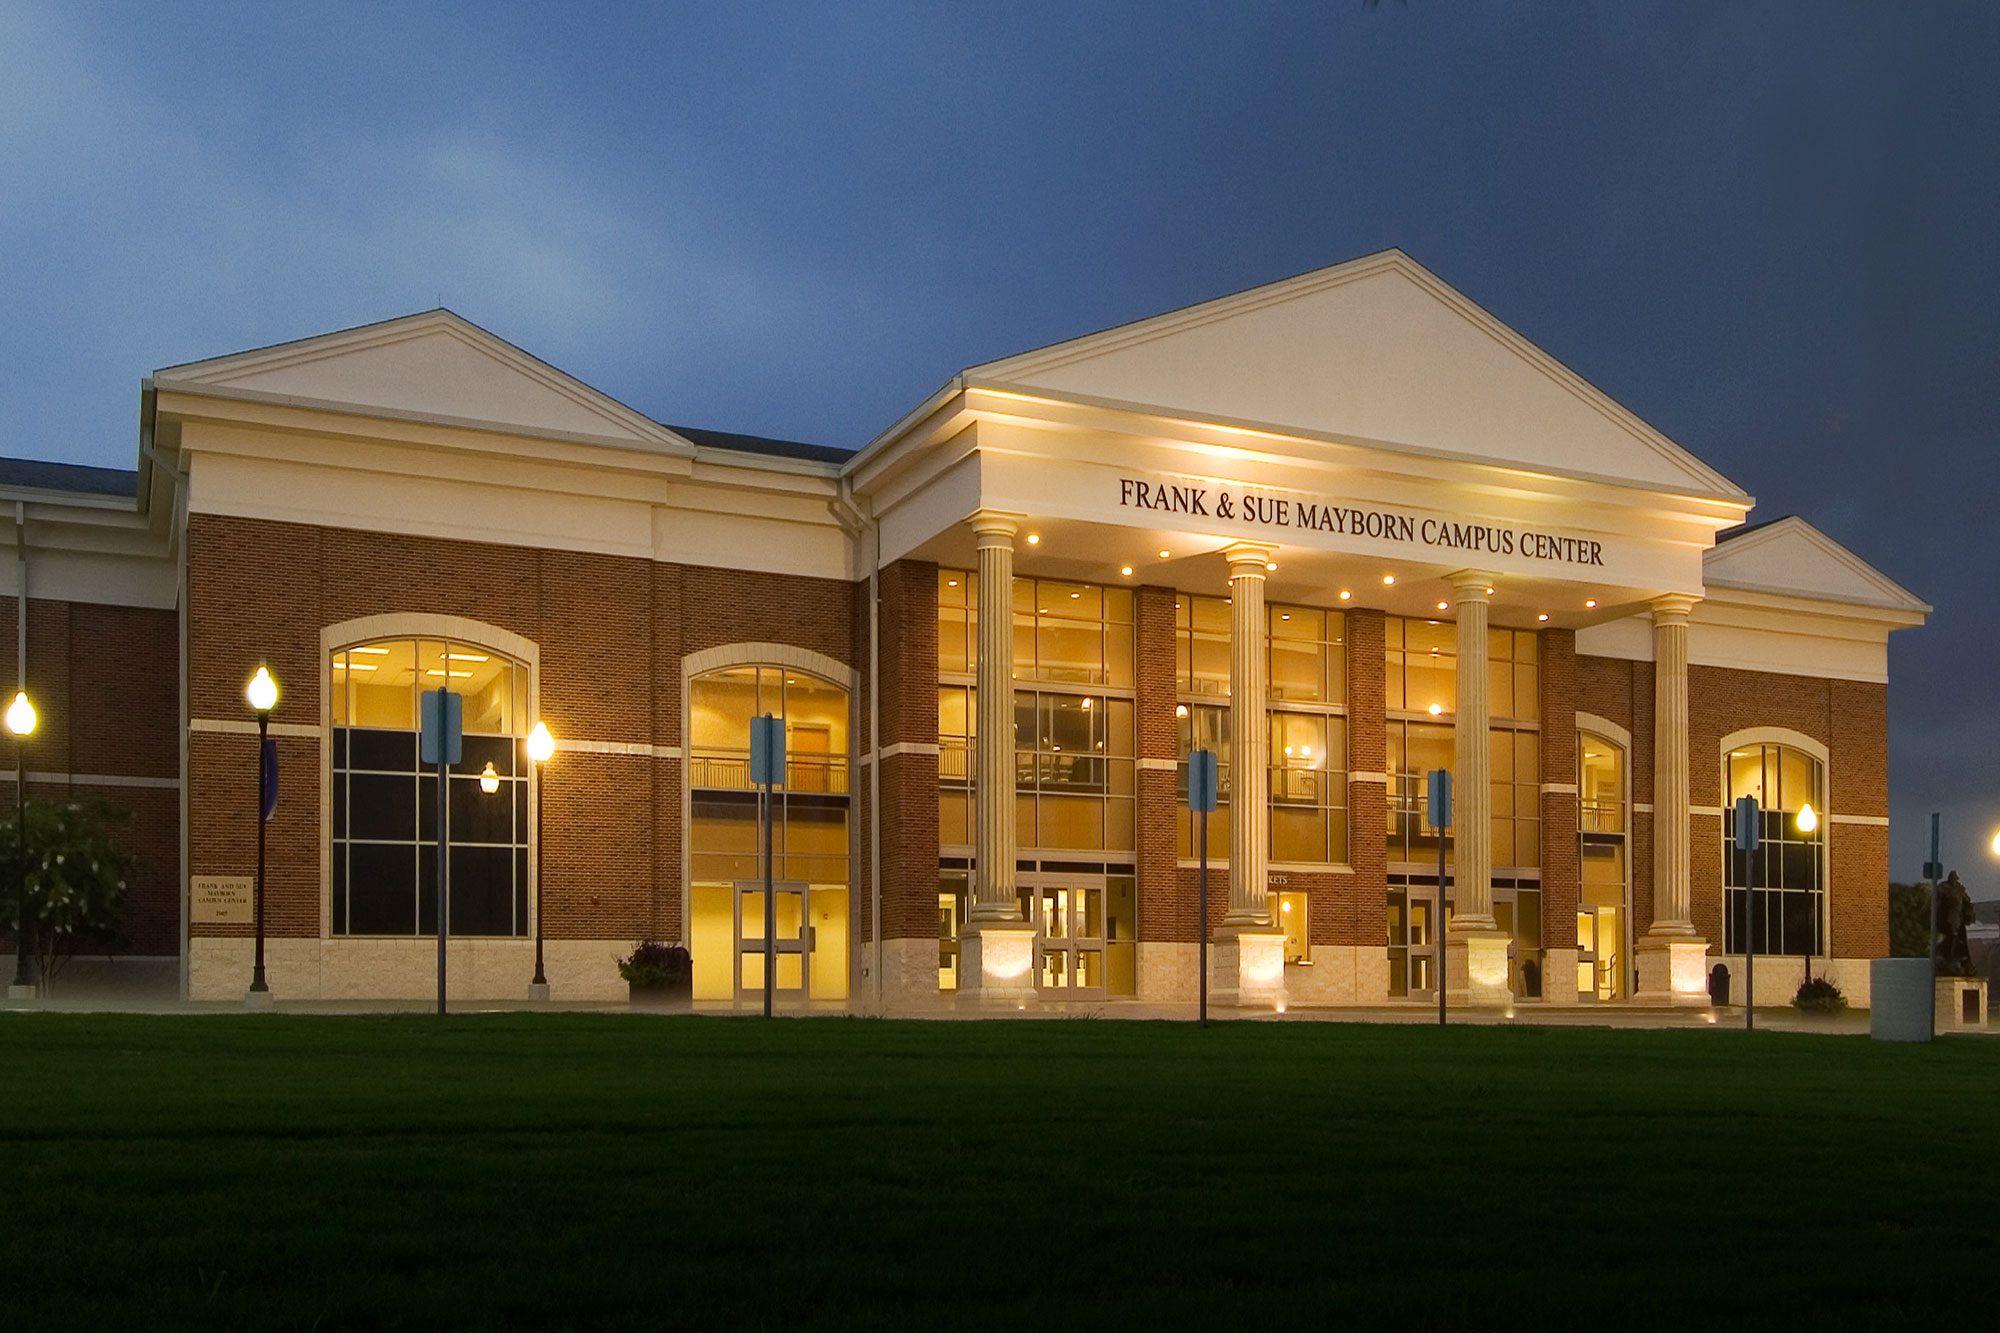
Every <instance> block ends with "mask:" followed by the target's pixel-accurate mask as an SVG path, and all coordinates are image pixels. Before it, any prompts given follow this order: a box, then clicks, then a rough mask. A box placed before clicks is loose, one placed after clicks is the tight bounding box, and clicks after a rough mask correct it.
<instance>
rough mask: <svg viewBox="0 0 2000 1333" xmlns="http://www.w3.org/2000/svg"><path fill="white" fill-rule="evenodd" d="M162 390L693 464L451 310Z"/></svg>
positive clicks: (186, 373) (291, 349)
mask: <svg viewBox="0 0 2000 1333" xmlns="http://www.w3.org/2000/svg"><path fill="white" fill-rule="evenodd" d="M153 380H154V383H155V384H156V385H157V386H159V387H160V388H163V389H189V390H193V391H196V392H201V391H209V392H222V393H227V394H232V395H236V396H243V397H251V398H258V399H264V400H268V401H279V402H298V403H306V404H311V405H313V406H318V407H327V408H331V409H334V410H339V411H346V412H360V413H364V414H369V415H384V416H393V417H405V418H413V419H418V420H426V421H439V422H445V423H450V424H455V425H469V426H474V427H478V428H481V429H489V430H501V431H507V432H510V433H517V434H523V435H545V436H554V437H558V438H565V439H583V440H590V441H603V442H609V443H621V444H631V445H634V446H640V447H646V448H651V449H659V450H664V451H667V452H671V453H685V454H690V455H691V454H692V453H693V447H692V445H690V444H689V443H688V442H687V441H686V440H684V439H682V438H681V437H680V436H678V435H676V434H674V433H673V432H672V431H670V430H668V429H667V428H666V427H664V426H661V425H660V424H658V423H657V422H654V421H651V420H648V419H647V418H646V417H645V416H644V415H642V414H640V413H638V412H635V411H633V410H632V409H631V408H629V407H626V406H625V405H624V404H623V403H620V402H619V401H617V400H616V399H614V398H611V397H609V396H608V395H606V394H603V393H600V392H598V391H597V390H596V389H593V388H591V387H590V386H589V385H587V384H585V383H583V382H582V381H581V380H578V379H576V378H574V377H572V376H570V375H568V374H565V373H564V372H562V371H560V370H557V369H556V368H555V367H554V366H551V365H549V364H548V363H547V362H544V361H541V360H538V359H537V358H535V357H533V356H530V355H529V354H528V353H526V352H523V351H522V350H521V349H520V348H518V347H515V346H514V345H513V344H511V343H509V342H507V341H505V340H504V339H501V338H499V337H496V336H495V335H493V334H491V333H488V332H487V331H486V330H485V329H482V328H480V327H479V326H478V325H476V324H473V323H471V322H470V321H468V320H466V319H463V318H461V317H460V316H458V315H455V314H453V313H452V312H450V311H449V310H430V311H425V312H423V313H422V314H416V315H406V316H404V317H402V318H400V319H392V320H387V321H385V322H383V323H380V324H369V325H365V326H363V327H361V328H356V329H345V330H342V331H340V332H337V333H327V334H322V335H320V336H318V337H313V338H304V339H301V340H299V341H297V342H289V343H281V344H279V345H277V346H275V347H265V348H259V349H257V350H255V351H249V352H238V353H235V354H233V355H230V356H222V357H216V358H214V359H212V360H208V361H195V362H191V363H189V364H187V365H182V366H172V367H169V368H168V369H166V370H162V371H159V372H157V373H156V374H155V375H154V377H153Z"/></svg>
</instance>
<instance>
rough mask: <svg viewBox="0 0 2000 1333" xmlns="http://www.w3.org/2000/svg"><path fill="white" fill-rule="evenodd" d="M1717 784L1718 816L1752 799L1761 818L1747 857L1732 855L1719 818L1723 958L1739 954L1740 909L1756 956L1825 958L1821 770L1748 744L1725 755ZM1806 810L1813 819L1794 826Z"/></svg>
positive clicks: (1806, 757)
mask: <svg viewBox="0 0 2000 1333" xmlns="http://www.w3.org/2000/svg"><path fill="white" fill-rule="evenodd" d="M1723 779H1724V788H1725V796H1726V799H1725V801H1724V803H1723V809H1724V811H1725V812H1728V811H1730V810H1732V809H1733V807H1734V806H1735V804H1736V801H1737V798H1739V797H1743V796H1754V797H1756V798H1757V803H1758V805H1759V806H1760V807H1761V808H1762V810H1763V827H1762V828H1761V830H1760V831H1759V840H1758V847H1757V850H1756V851H1755V852H1752V853H1749V854H1748V855H1744V854H1742V853H1739V852H1737V851H1736V849H1735V846H1734V843H1733V842H1732V840H1731V839H1730V837H1729V836H1727V833H1728V829H1729V828H1731V827H1733V824H1732V823H1731V822H1730V820H1731V818H1732V817H1731V816H1728V815H1727V814H1725V836H1724V838H1723V852H1722V865H1723V884H1724V886H1725V892H1724V895H1723V897H1724V903H1723V923H1724V941H1725V943H1724V950H1725V952H1728V953H1741V952H1743V942H1744V934H1743V927H1744V921H1745V911H1746V908H1747V910H1748V913H1749V916H1748V920H1749V922H1750V944H1751V947H1752V948H1754V949H1755V950H1756V951H1757V952H1758V953H1763V954H1791V955H1795V956H1804V957H1813V956H1816V955H1819V954H1822V953H1824V952H1825V949H1824V944H1823V941H1824V939H1825V921H1826V871H1825V865H1824V856H1825V847H1826V842H1825V838H1826V765H1825V764H1824V763H1822V762H1821V761H1820V760H1819V758H1818V757H1817V756H1815V755H1813V754H1811V753H1809V752H1807V751H1806V750H1804V749H1802V748H1800V747H1798V746H1794V745H1787V744H1784V743H1783V742H1779V741H1755V742H1747V743H1744V744H1740V745H1735V746H1732V747H1731V748H1730V749H1728V750H1727V751H1726V752H1725V753H1724V756H1723ZM1808 804H1810V805H1811V806H1812V808H1813V811H1814V814H1815V815H1816V816H1817V818H1816V819H1811V820H1805V821H1801V819H1800V817H1799V815H1800V811H1801V810H1802V809H1803V808H1804V807H1805V806H1806V805H1808ZM1802 822H1803V823H1807V824H1810V825H1811V827H1809V828H1805V827H1801V823H1802Z"/></svg>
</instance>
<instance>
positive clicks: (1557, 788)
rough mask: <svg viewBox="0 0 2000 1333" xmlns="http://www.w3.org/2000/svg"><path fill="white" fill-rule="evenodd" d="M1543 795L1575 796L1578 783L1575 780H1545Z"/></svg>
mask: <svg viewBox="0 0 2000 1333" xmlns="http://www.w3.org/2000/svg"><path fill="white" fill-rule="evenodd" d="M1542 795H1544V796H1574V795H1576V784H1575V783H1574V782H1544V783H1543V784H1542Z"/></svg>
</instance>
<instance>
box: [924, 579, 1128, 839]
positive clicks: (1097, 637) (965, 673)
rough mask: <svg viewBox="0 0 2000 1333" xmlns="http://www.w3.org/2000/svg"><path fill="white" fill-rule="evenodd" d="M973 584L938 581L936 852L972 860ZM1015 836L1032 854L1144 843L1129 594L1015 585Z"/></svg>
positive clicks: (1033, 582) (1082, 586) (1037, 583)
mask: <svg viewBox="0 0 2000 1333" xmlns="http://www.w3.org/2000/svg"><path fill="white" fill-rule="evenodd" d="M977 602H978V599H977V597H976V595H975V592H974V579H973V577H972V575H970V574H969V573H966V572H964V571H960V570H949V569H947V570H941V571H939V573H938V639H939V650H938V679H939V686H938V841H939V844H940V845H941V846H944V847H951V848H956V849H965V850H969V849H970V847H971V845H972V840H973V827H974V819H975V802H976V799H977V792H976V790H975V784H974V775H973V747H974V744H975V741H976V739H977V737H976V728H977V716H978V693H979V692H978V688H977V682H976V675H977V669H978V651H977V645H978V604H977ZM1013 616H1014V632H1013V643H1014V660H1013V663H1012V674H1013V678H1014V681H1015V691H1014V717H1015V725H1014V749H1015V782H1016V787H1015V818H1016V837H1017V839H1018V842H1019V845H1020V847H1021V848H1022V850H1023V851H1034V850H1036V849H1044V850H1051V851H1087V852H1109V853H1113V854H1117V853H1130V852H1132V851H1134V850H1136V848H1137V846H1138V841H1137V838H1138V834H1137V809H1136V805H1137V795H1136V791H1137V776H1138V775H1137V768H1138V763H1137V759H1136V754H1137V751H1136V744H1137V729H1136V727H1135V725H1134V705H1133V701H1132V682H1133V660H1132V657H1133V626H1132V593H1131V590H1130V589H1128V588H1106V587H1099V586H1097V585H1095V584H1088V583H1068V582H1061V581H1057V580H1051V579H1031V578H1020V579H1016V580H1014V607H1013Z"/></svg>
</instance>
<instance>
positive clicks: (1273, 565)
mask: <svg viewBox="0 0 2000 1333" xmlns="http://www.w3.org/2000/svg"><path fill="white" fill-rule="evenodd" d="M1264 568H1265V569H1267V570H1269V571H1270V572H1271V573H1273V574H1275V573H1277V572H1278V562H1277V561H1275V560H1266V561H1265V562H1264Z"/></svg>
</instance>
